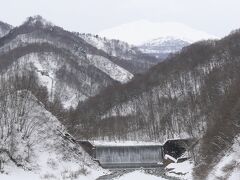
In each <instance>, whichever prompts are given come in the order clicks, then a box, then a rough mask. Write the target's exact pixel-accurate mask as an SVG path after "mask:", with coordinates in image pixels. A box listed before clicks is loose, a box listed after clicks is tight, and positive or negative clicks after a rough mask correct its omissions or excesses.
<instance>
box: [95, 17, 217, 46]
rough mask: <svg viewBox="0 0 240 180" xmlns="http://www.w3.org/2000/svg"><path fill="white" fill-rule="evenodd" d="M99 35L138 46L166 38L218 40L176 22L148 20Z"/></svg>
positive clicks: (125, 25)
mask: <svg viewBox="0 0 240 180" xmlns="http://www.w3.org/2000/svg"><path fill="white" fill-rule="evenodd" d="M99 35H100V36H102V37H107V38H109V39H119V40H122V41H125V42H128V43H129V44H133V45H137V46H138V45H142V44H143V43H146V42H148V41H150V40H153V39H157V38H166V37H172V38H175V39H181V40H183V41H186V42H190V43H192V42H196V41H199V40H204V39H205V40H206V39H212V38H214V39H215V38H216V36H213V35H210V34H208V33H206V32H203V31H199V30H196V29H193V28H191V27H189V26H187V25H185V24H181V23H176V22H162V23H157V22H150V21H147V20H139V21H135V22H130V23H127V24H122V25H120V26H116V27H113V28H110V29H106V30H103V31H101V32H99Z"/></svg>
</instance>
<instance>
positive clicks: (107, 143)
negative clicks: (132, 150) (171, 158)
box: [89, 140, 162, 146]
mask: <svg viewBox="0 0 240 180" xmlns="http://www.w3.org/2000/svg"><path fill="white" fill-rule="evenodd" d="M89 142H90V143H91V144H92V145H93V146H154V145H155V146H157V145H159V146H160V145H162V144H161V143H159V142H149V141H148V142H146V141H100V140H97V141H89Z"/></svg>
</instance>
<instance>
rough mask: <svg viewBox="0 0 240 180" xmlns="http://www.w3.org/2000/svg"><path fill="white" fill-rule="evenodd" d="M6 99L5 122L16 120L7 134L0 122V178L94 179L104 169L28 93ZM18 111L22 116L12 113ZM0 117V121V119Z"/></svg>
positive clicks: (102, 172) (36, 179) (22, 92)
mask: <svg viewBox="0 0 240 180" xmlns="http://www.w3.org/2000/svg"><path fill="white" fill-rule="evenodd" d="M5 97H6V96H5ZM6 102H7V104H9V106H7V107H8V111H9V112H8V114H6V118H7V119H6V122H11V119H12V118H14V121H15V123H14V125H12V127H11V130H12V134H11V135H10V136H9V135H8V134H7V129H8V127H7V125H6V126H3V124H1V127H5V128H4V132H3V131H1V134H2V133H3V136H2V137H3V138H1V139H0V152H1V159H0V160H1V173H0V179H5V180H8V179H14V180H15V179H21V180H23V179H29V180H30V179H31V180H39V179H73V178H74V179H81V180H94V179H96V178H97V177H98V176H101V175H103V174H104V172H105V171H104V170H102V169H101V168H100V167H99V166H98V165H97V164H95V163H94V162H93V161H92V160H91V158H90V157H89V156H88V155H87V154H86V153H85V152H84V150H83V149H82V148H81V147H80V146H79V145H78V144H77V143H75V142H74V141H73V140H72V139H71V136H69V135H66V133H67V132H66V131H65V129H64V127H63V126H62V125H61V123H60V122H59V121H58V120H57V119H56V118H55V117H54V116H53V115H52V114H51V113H50V112H48V111H47V110H46V109H45V108H44V106H43V104H42V103H41V102H39V101H38V100H37V99H36V98H35V97H34V96H33V95H32V94H31V93H30V92H28V91H19V92H15V93H13V94H12V95H9V97H7V98H6ZM2 104H3V101H1V105H2ZM10 104H11V106H10ZM1 107H2V106H1ZM23 109H26V110H27V111H24V110H23ZM21 110H22V111H21ZM19 111H21V112H22V113H21V114H22V115H18V116H14V115H16V114H19ZM2 118H4V117H1V121H0V122H3V121H2V120H3V119H2ZM25 119H27V121H24V120H25ZM19 127H23V128H22V129H20V128H19ZM1 130H2V129H1ZM2 149H5V150H4V151H3V150H2ZM7 152H9V154H10V155H11V158H12V160H11V158H10V156H8V154H7Z"/></svg>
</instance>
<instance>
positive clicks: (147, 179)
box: [115, 171, 166, 180]
mask: <svg viewBox="0 0 240 180" xmlns="http://www.w3.org/2000/svg"><path fill="white" fill-rule="evenodd" d="M133 179H137V180H166V179H165V178H162V177H157V176H153V175H150V174H145V173H143V172H141V171H134V172H131V173H128V174H125V175H123V176H121V177H120V178H116V179H115V180H133Z"/></svg>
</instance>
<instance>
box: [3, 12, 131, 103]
mask: <svg viewBox="0 0 240 180" xmlns="http://www.w3.org/2000/svg"><path fill="white" fill-rule="evenodd" d="M13 54H15V55H14V56H13ZM0 56H1V57H0V58H1V60H2V61H1V62H0V68H1V70H3V71H7V70H8V68H10V69H12V70H13V69H14V68H15V67H11V66H12V65H13V64H14V62H17V63H20V67H19V68H17V69H18V70H19V71H20V70H21V69H22V67H26V68H28V70H31V71H34V72H35V73H37V75H38V77H39V79H41V80H42V81H41V82H42V84H43V85H45V86H46V87H47V88H48V90H49V95H50V97H54V96H55V95H58V96H60V97H61V98H60V99H61V100H62V103H63V105H64V106H65V107H66V108H68V107H70V106H73V107H75V106H76V105H77V103H78V102H79V101H83V100H85V99H87V98H88V97H90V96H93V95H96V94H97V93H98V92H99V91H100V90H102V89H103V88H105V87H107V86H108V85H113V84H117V83H118V82H120V83H125V82H127V81H129V80H130V79H131V78H132V77H133V74H132V73H131V72H129V70H127V69H126V68H125V64H124V62H123V61H122V60H121V59H119V58H118V57H112V56H111V55H109V54H108V53H106V52H104V51H102V50H100V49H97V48H96V47H95V46H93V45H91V44H90V43H88V42H86V41H85V40H84V39H82V38H81V37H79V36H77V35H76V34H75V33H72V32H69V31H66V30H64V29H63V28H61V27H58V26H55V25H53V24H52V23H50V22H48V21H47V20H45V19H43V18H42V17H41V16H34V17H29V18H28V19H27V20H26V21H25V22H24V23H23V24H22V25H21V26H18V27H16V28H13V29H12V30H11V32H10V33H8V34H7V35H5V36H4V37H2V38H1V39H0ZM90 57H94V58H90ZM15 65H16V63H15ZM126 67H127V66H126ZM13 72H14V70H13ZM117 81H118V82H117Z"/></svg>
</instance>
